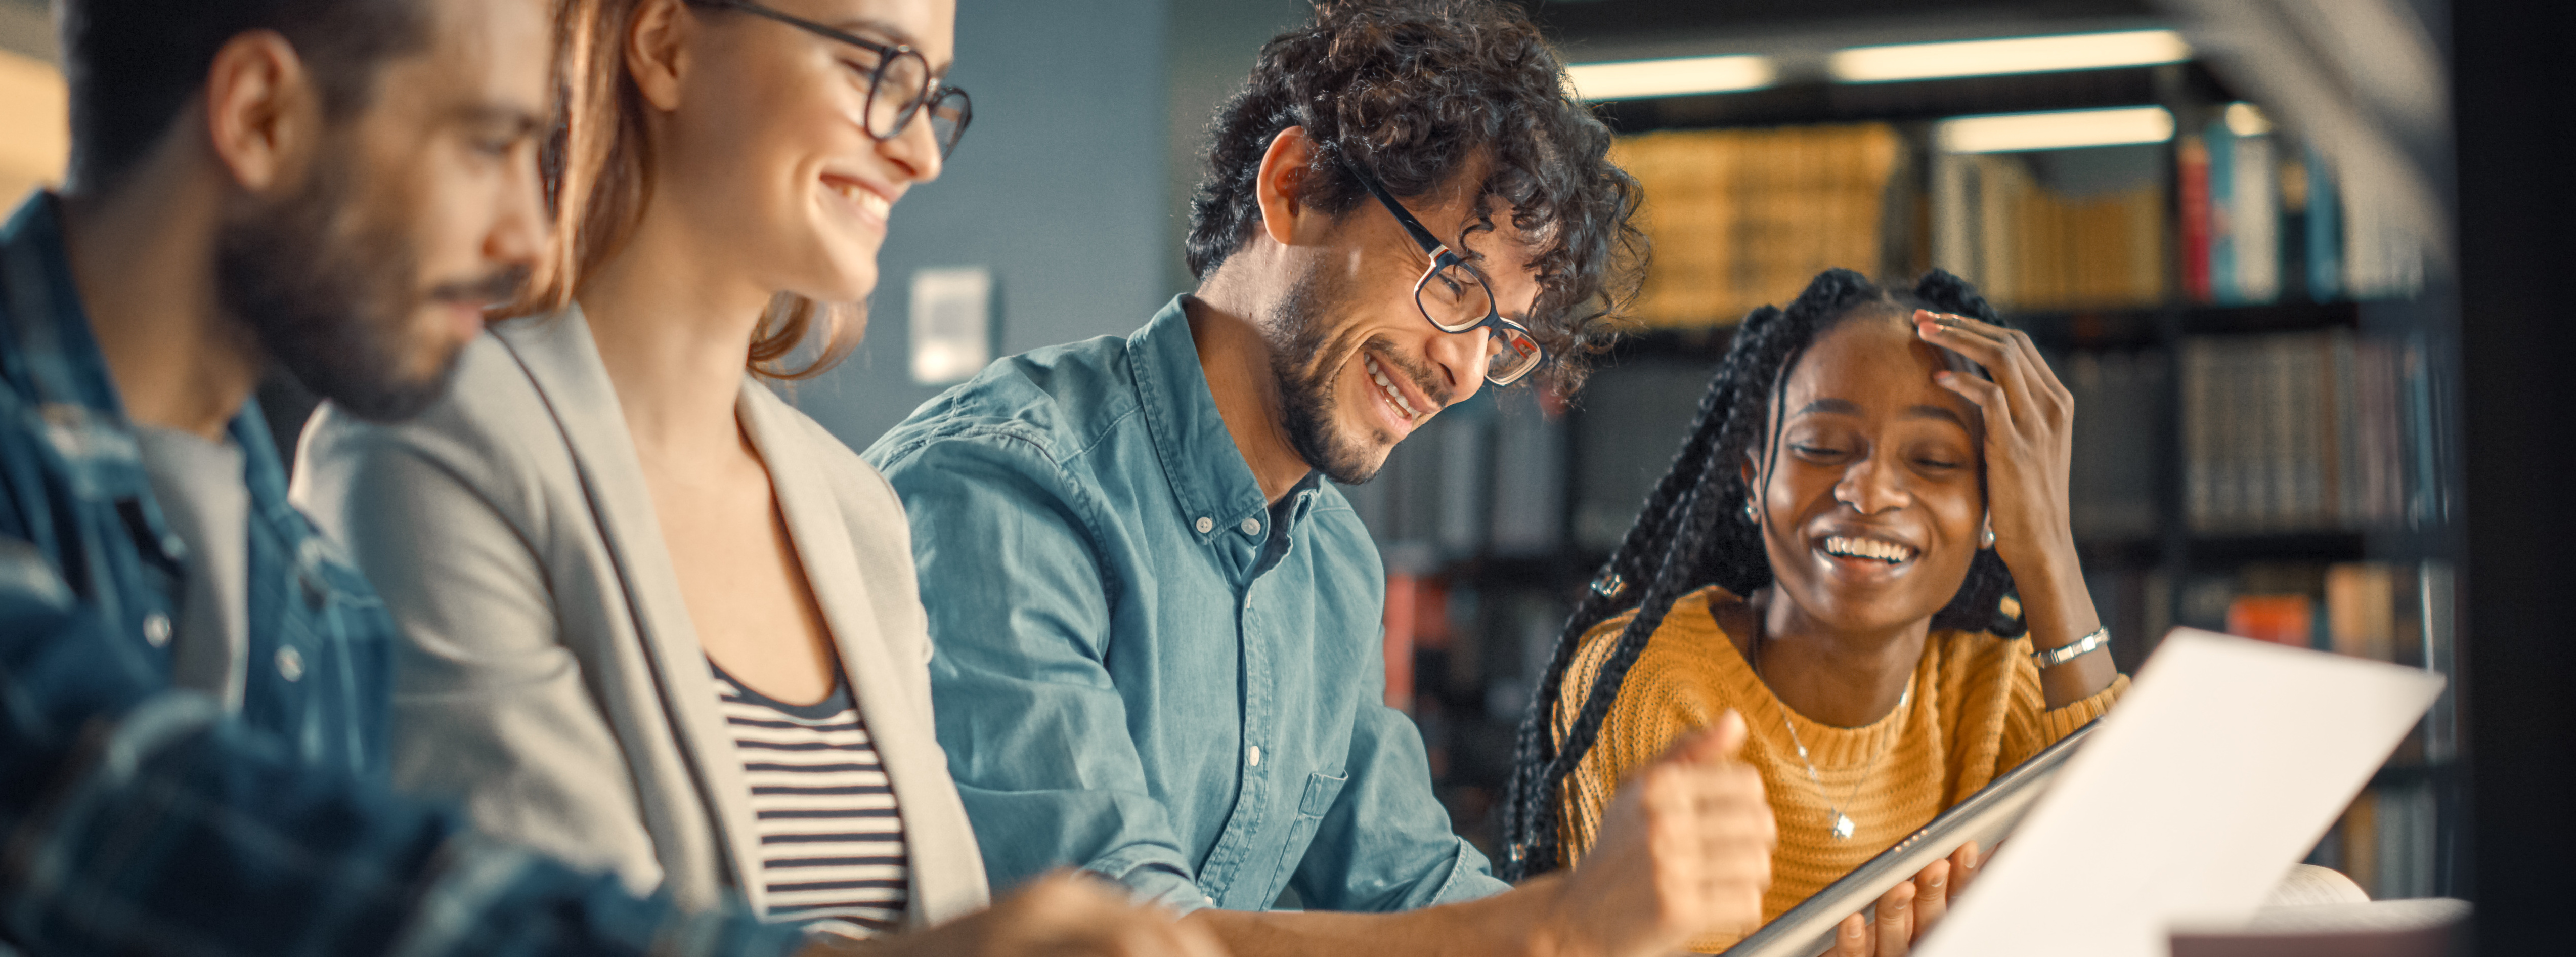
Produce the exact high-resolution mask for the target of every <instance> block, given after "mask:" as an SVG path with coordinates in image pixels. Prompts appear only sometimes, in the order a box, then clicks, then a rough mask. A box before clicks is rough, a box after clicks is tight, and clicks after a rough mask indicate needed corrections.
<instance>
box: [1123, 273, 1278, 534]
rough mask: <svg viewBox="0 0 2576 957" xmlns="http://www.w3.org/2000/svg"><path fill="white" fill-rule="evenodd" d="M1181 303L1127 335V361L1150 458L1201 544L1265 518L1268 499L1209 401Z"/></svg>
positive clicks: (1211, 397)
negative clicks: (1148, 440)
mask: <svg viewBox="0 0 2576 957" xmlns="http://www.w3.org/2000/svg"><path fill="white" fill-rule="evenodd" d="M1188 298H1189V297H1188V296H1186V295H1182V296H1174V297H1172V301H1171V302H1170V303H1168V304H1165V305H1164V306H1163V309H1162V311H1161V312H1157V313H1155V314H1154V318H1153V320H1152V321H1149V322H1147V323H1145V328H1142V329H1138V330H1136V332H1135V334H1133V335H1131V336H1128V337H1127V357H1128V364H1129V367H1130V368H1132V369H1133V370H1134V374H1135V376H1136V398H1137V400H1138V403H1139V405H1140V407H1141V408H1142V409H1143V412H1144V416H1145V425H1146V430H1147V432H1148V433H1150V434H1151V435H1152V436H1153V439H1154V454H1155V455H1156V456H1157V457H1159V458H1160V459H1162V463H1163V477H1164V478H1165V479H1167V480H1169V481H1170V482H1171V484H1172V497H1173V498H1175V499H1178V500H1179V501H1180V503H1181V509H1182V514H1181V521H1182V522H1183V523H1185V524H1189V525H1190V526H1191V529H1190V531H1191V532H1192V533H1193V534H1196V535H1197V536H1198V537H1199V540H1201V541H1206V540H1208V539H1210V538H1213V537H1215V536H1218V535H1222V534H1225V533H1226V532H1228V531H1230V530H1232V529H1233V528H1234V527H1235V526H1236V525H1237V524H1238V523H1240V522H1241V521H1242V520H1244V519H1246V518H1252V517H1255V516H1258V515H1262V514H1264V513H1267V512H1268V511H1269V509H1270V499H1269V498H1268V497H1267V496H1264V495H1262V494H1261V481H1260V480H1259V479H1257V478H1255V477H1254V476H1253V474H1252V465H1251V463H1249V462H1246V461H1244V459H1243V450H1242V449H1239V448H1236V447H1235V444H1234V434H1233V433H1231V432H1228V431H1226V428H1225V417H1224V416H1223V415H1221V414H1219V413H1218V412H1217V408H1216V395H1215V394H1214V393H1212V392H1210V391H1209V390H1208V381H1207V370H1206V369H1204V368H1202V367H1201V366H1200V365H1199V353H1198V340H1197V339H1196V338H1195V337H1193V336H1192V335H1191V333H1190V317H1189V312H1188V310H1187V309H1185V308H1184V307H1183V305H1182V304H1183V302H1184V300H1187V299H1188ZM1308 477H1309V478H1311V477H1313V473H1311V472H1310V473H1308ZM1291 494H1294V493H1291ZM1203 518H1204V519H1207V520H1209V521H1208V524H1207V525H1205V526H1204V527H1201V526H1199V525H1198V524H1197V523H1198V521H1199V520H1200V519H1203Z"/></svg>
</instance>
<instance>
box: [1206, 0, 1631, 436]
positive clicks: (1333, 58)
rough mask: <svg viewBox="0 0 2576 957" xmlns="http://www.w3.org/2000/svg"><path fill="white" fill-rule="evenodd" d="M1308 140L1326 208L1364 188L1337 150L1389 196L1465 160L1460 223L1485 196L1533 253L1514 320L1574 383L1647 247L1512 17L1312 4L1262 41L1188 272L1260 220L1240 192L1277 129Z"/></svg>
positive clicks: (1210, 172) (1337, 209)
mask: <svg viewBox="0 0 2576 957" xmlns="http://www.w3.org/2000/svg"><path fill="white" fill-rule="evenodd" d="M1292 126H1294V127H1303V128H1304V129H1305V131H1306V134H1307V136H1308V137H1309V138H1310V139H1311V140H1312V141H1313V142H1314V144H1315V153H1314V160H1313V164H1314V165H1313V166H1312V167H1311V168H1310V169H1309V171H1308V172H1309V173H1310V174H1311V175H1310V177H1309V179H1308V182H1311V183H1314V184H1316V192H1315V193H1314V194H1312V196H1311V197H1310V199H1311V201H1312V202H1314V203H1315V205H1316V206H1317V207H1319V208H1321V209H1322V210H1324V211H1325V212H1326V213H1329V214H1332V215H1335V216H1339V215H1342V214H1344V213H1348V212H1350V210H1351V209H1352V207H1354V206H1357V205H1358V204H1359V203H1361V202H1363V201H1365V200H1366V199H1367V197H1368V194H1367V193H1366V192H1365V191H1364V189H1363V187H1361V185H1360V183H1359V180H1358V179H1357V178H1356V177H1355V176H1353V175H1352V173H1351V171H1350V169H1349V168H1348V166H1347V164H1345V163H1343V162H1339V160H1340V159H1342V158H1344V157H1347V158H1349V159H1351V160H1355V161H1357V162H1360V163H1363V164H1365V165H1366V166H1367V167H1368V168H1369V169H1370V170H1373V171H1375V172H1376V173H1377V175H1378V178H1379V179H1380V180H1382V181H1384V182H1385V184H1386V186H1387V188H1388V189H1389V190H1390V191H1392V192H1394V193H1395V194H1396V195H1397V196H1402V197H1414V196H1424V195H1429V194H1431V193H1433V192H1435V191H1437V190H1439V189H1440V188H1441V187H1442V186H1445V185H1447V184H1448V183H1449V182H1450V181H1451V180H1452V178H1454V177H1456V176H1458V175H1459V174H1460V173H1462V172H1464V171H1465V170H1467V169H1468V168H1469V166H1470V165H1471V164H1473V163H1476V162H1479V161H1483V162H1485V163H1486V166H1485V174H1484V179H1483V181H1482V182H1480V183H1478V184H1476V192H1475V195H1474V205H1473V206H1472V207H1471V208H1472V215H1473V216H1474V225H1472V226H1470V227H1469V229H1470V230H1471V231H1474V230H1490V229H1493V228H1495V225H1494V222H1493V219H1492V214H1493V210H1494V209H1495V208H1496V204H1497V203H1500V204H1502V205H1505V206H1508V207H1510V209H1511V227H1512V229H1514V230H1515V231H1517V232H1518V233H1519V234H1520V235H1522V236H1524V237H1527V238H1528V239H1529V241H1530V243H1531V245H1532V247H1533V248H1534V250H1535V251H1536V256H1535V257H1534V258H1533V260H1532V263H1533V265H1534V266H1535V267H1536V268H1537V272H1538V281H1539V289H1540V293H1539V298H1538V302H1537V305H1536V306H1535V307H1534V308H1533V309H1532V310H1531V315H1530V317H1529V323H1528V324H1529V328H1530V332H1531V334H1532V335H1534V336H1536V337H1537V339H1538V340H1539V344H1540V345H1541V346H1544V347H1546V349H1547V351H1548V355H1549V356H1550V357H1551V361H1550V363H1549V366H1548V367H1547V368H1546V369H1544V370H1542V372H1541V373H1540V374H1541V375H1542V376H1545V377H1547V378H1548V379H1550V380H1551V381H1553V382H1554V383H1555V384H1556V385H1557V386H1558V387H1559V388H1561V389H1566V390H1571V389H1573V388H1574V387H1576V386H1579V385H1581V383H1582V380H1583V375H1584V372H1585V371H1586V369H1587V368H1588V366H1589V364H1590V363H1589V360H1590V359H1591V358H1593V357H1594V356H1596V355H1598V354H1599V352H1600V351H1601V350H1603V349H1605V348H1607V347H1608V345H1609V344H1610V341H1611V340H1612V339H1613V338H1614V337H1615V336H1616V334H1617V330H1616V329H1615V328H1614V327H1613V324H1612V323H1608V322H1605V321H1604V320H1605V319H1606V318H1607V317H1610V316H1613V315H1616V314H1617V312H1618V310H1619V309H1621V308H1623V307H1625V306H1626V304H1627V303H1628V302H1629V301H1630V300H1631V299H1633V298H1634V297H1635V295H1636V289H1637V284H1638V280H1639V278H1640V277H1641V276H1642V274H1643V273H1644V270H1645V260H1646V240H1645V236H1644V234H1643V233H1641V232H1639V231H1638V230H1637V228H1636V227H1635V226H1634V225H1632V224H1630V222H1629V217H1630V216H1631V214H1633V213H1634V212H1635V211H1636V209H1637V201H1638V190H1637V181H1636V180H1635V179H1634V178H1632V177H1630V176H1629V175H1628V174H1627V173H1625V172H1623V171H1621V170H1620V169H1619V168H1618V167H1616V166H1612V165H1610V162H1609V159H1608V155H1609V151H1610V130H1609V128H1608V127H1605V126H1603V125H1602V124H1601V121H1600V120H1598V119H1596V118H1594V117H1593V115H1592V113H1591V112H1590V111H1589V110H1588V109H1586V108H1585V107H1584V106H1583V104H1581V103H1579V102H1577V101H1576V100H1574V99H1573V98H1572V97H1570V96H1568V95H1567V93H1566V86H1565V78H1564V67H1563V65H1562V64H1560V63H1559V62H1558V61H1557V58H1556V54H1555V52H1554V51H1553V50H1551V49H1549V48H1548V45H1547V42H1546V40H1544V39H1543V38H1541V37H1540V36H1539V32H1538V28H1537V27H1536V26H1534V25H1532V24H1531V23H1530V21H1529V19H1528V18H1527V17H1526V16H1524V15H1522V13H1521V12H1520V11H1519V10H1518V9H1517V8H1515V7H1511V6H1506V5H1504V4H1500V3H1496V2H1492V0H1381V2H1340V0H1324V2H1318V3H1317V4H1316V5H1315V18H1314V20H1313V21H1312V22H1309V23H1307V24H1305V25H1304V26H1300V27H1298V28H1296V29H1294V30H1290V31H1288V32H1287V33H1283V34H1280V35H1279V36H1277V37H1275V38H1273V39H1272V40H1271V41H1270V42H1269V43H1268V44H1266V45H1264V46H1263V47H1262V48H1261V59H1260V62H1259V63H1258V64H1257V65H1255V66H1254V67H1253V69H1252V76H1251V78H1250V79H1249V80H1248V81H1246V83H1245V84H1244V87H1243V89H1242V90H1241V91H1239V92H1237V93H1236V94H1235V95H1234V96H1233V97H1232V98H1231V99H1229V100H1227V101H1226V103H1225V105H1224V106H1223V107H1220V108H1219V109H1218V110H1217V114H1216V118H1215V120H1214V121H1212V122H1211V123H1210V124H1209V142H1208V147H1207V152H1206V158H1207V170H1206V173H1205V174H1204V176H1203V177H1202V178H1201V179H1200V181H1199V188H1198V195H1197V196H1196V198H1194V199H1193V200H1192V201H1191V203H1190V235H1189V250H1188V251H1189V264H1190V272H1191V274H1192V275H1196V276H1200V277H1205V276H1207V275H1208V273H1209V272H1211V271H1213V270H1215V269H1216V268H1217V267H1218V266H1219V265H1220V264H1222V263H1224V262H1225V260H1226V258H1227V257H1229V256H1232V255H1233V254H1234V252H1235V251H1236V250H1238V249H1240V248H1242V247H1243V244H1244V242H1245V241H1247V240H1248V239H1250V237H1251V236H1252V235H1253V231H1254V230H1256V229H1258V228H1259V226H1260V221H1261V209H1260V206H1259V205H1258V201H1257V199H1256V197H1255V193H1254V183H1255V180H1256V179H1257V178H1258V176H1259V174H1260V170H1261V157H1262V155H1263V153H1264V152H1265V151H1267V150H1268V149H1269V146H1270V142H1271V140H1273V139H1276V138H1277V137H1278V135H1279V133H1280V132H1281V131H1282V130H1286V129H1288V128H1289V127H1292Z"/></svg>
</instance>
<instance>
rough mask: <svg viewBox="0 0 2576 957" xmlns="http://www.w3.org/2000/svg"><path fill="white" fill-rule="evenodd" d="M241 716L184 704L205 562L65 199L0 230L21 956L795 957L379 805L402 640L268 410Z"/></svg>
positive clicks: (436, 817) (453, 822)
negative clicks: (337, 542)
mask: <svg viewBox="0 0 2576 957" xmlns="http://www.w3.org/2000/svg"><path fill="white" fill-rule="evenodd" d="M229 428H230V432H231V435H232V438H233V441H235V442H236V443H238V444H239V445H240V446H241V450H242V455H243V459H244V462H245V465H244V470H243V475H242V476H241V478H242V481H243V482H244V483H245V484H246V486H247V488H248V491H249V498H250V503H251V507H250V515H249V529H248V531H249V534H248V552H249V554H248V562H247V571H248V575H247V582H248V587H249V590H250V594H249V595H248V598H249V601H248V602H247V605H248V613H249V614H248V619H249V629H248V637H249V642H250V645H249V647H250V667H249V668H248V669H247V675H248V680H247V681H246V683H245V686H244V689H243V698H242V702H241V707H240V710H239V712H238V713H237V714H226V713H225V712H224V709H223V708H221V707H220V706H219V705H217V704H216V703H215V700H214V699H213V698H211V697H209V696H207V695H204V694H202V693H198V692H192V691H183V690H175V689H173V688H172V687H171V681H172V672H171V654H170V648H169V644H170V639H171V637H172V617H173V613H174V611H175V610H176V609H177V608H178V605H179V602H180V595H181V593H182V589H181V587H180V586H181V583H182V582H183V581H184V579H185V576H186V575H187V573H188V565H187V555H186V553H185V552H186V548H185V545H184V543H182V542H181V541H180V540H179V538H178V537H177V536H176V535H173V534H172V533H171V530H170V528H169V526H168V524H167V523H165V522H164V521H163V517H162V514H161V510H160V508H159V507H158V506H157V505H156V504H155V503H154V501H153V498H152V494H151V486H150V484H149V482H148V480H147V478H146V476H145V472H144V468H143V465H142V462H141V459H140V457H139V455H138V453H137V446H136V441H135V437H134V432H133V428H132V425H131V424H130V423H129V422H128V421H127V420H126V418H125V413H124V411H123V407H122V405H121V403H120V401H119V399H118V394H117V391H116V388H115V386H114V384H113V383H112V382H111V380H110V379H109V376H108V373H107V366H106V360H105V358H104V357H102V356H101V355H100V353H99V350H98V345H97V343H96V342H95V341H94V340H93V339H92V337H91V333H90V326H89V321H88V318H87V317H86V315H85V314H84V313H83V312H82V309H81V305H80V299H79V292H78V290H77V288H76V287H75V286H74V284H73V282H72V277H71V270H70V265H69V262H68V260H67V258H66V256H65V254H64V250H63V240H62V228H61V225H60V222H59V214H58V213H57V211H56V207H55V201H54V199H53V198H52V197H51V196H50V195H49V194H45V193H38V194H36V195H35V196H34V197H33V198H31V199H29V200H28V201H27V202H26V203H24V204H23V205H21V206H20V207H19V208H18V210H17V212H16V213H15V214H14V215H12V216H11V217H10V218H9V220H8V222H7V224H6V225H5V226H0V848H6V849H8V852H9V853H8V856H6V857H5V858H0V952H5V951H6V950H7V949H8V946H10V945H14V946H17V947H21V948H24V949H25V950H26V951H27V952H28V953H29V954H31V955H72V954H94V953H96V954H105V953H120V954H121V953H179V952H188V953H202V954H209V955H233V954H240V955H254V954H256V955H263V957H265V955H306V954H311V955H326V954H365V953H379V952H384V951H387V950H391V949H395V948H396V947H400V948H403V949H405V950H406V951H417V952H419V953H422V954H449V953H456V954H466V953H478V954H479V953H514V954H555V953H603V954H629V953H642V952H643V951H644V950H645V949H647V948H649V947H655V946H657V944H658V945H660V946H664V947H668V946H670V945H671V944H672V942H670V941H667V940H666V941H657V940H656V938H657V937H661V936H664V935H668V934H670V933H671V932H673V930H674V928H675V927H686V928H689V930H688V931H687V933H686V934H685V935H684V936H694V937H695V939H690V940H685V941H683V942H681V943H680V944H679V946H680V949H681V950H683V951H686V952H691V953H699V952H710V951H712V950H715V949H717V948H719V947H734V948H739V950H737V951H735V952H742V953H758V954H775V953H780V952H782V951H784V950H785V949H786V948H787V947H788V946H789V945H790V944H792V942H793V938H792V934H793V931H792V930H785V931H783V932H782V929H773V928H763V927H761V926H759V925H758V924H756V923H755V922H752V921H750V920H749V919H748V918H746V917H744V916H742V915H738V914H713V915H703V916H699V917H685V918H684V917H678V916H676V915H673V914H672V913H671V911H670V908H669V907H668V906H667V905H665V904H662V903H659V902H652V901H637V900H635V899H633V898H632V897H629V896H627V895H625V894H624V893H623V892H622V891H621V890H619V888H618V885H617V883H616V881H615V880H614V879H613V878H607V877H601V876H595V875H589V874H582V873H577V872H574V871H571V870H569V869H566V868H563V867H560V866H556V865H553V864H550V863H548V862H545V861H542V860H539V859H537V858H535V857H533V856H532V855H529V854H526V853H524V852H520V851H515V850H512V849H508V848H503V847H498V846H495V845H492V844H489V843H486V842H483V841H481V840H479V839H477V838H475V837H474V836H473V835H472V834H471V833H469V832H467V831H466V830H465V828H464V826H463V824H462V823H461V822H462V818H461V816H459V815H456V814H454V813H452V812H449V811H447V810H445V809H442V808H437V807H433V806H430V805H426V804H421V803H418V802H413V801H409V800H405V799H403V798H400V797H397V796H395V795H394V794H392V793H391V792H390V791H388V790H387V789H386V788H385V786H384V784H383V783H382V779H383V772H384V769H385V724H386V710H385V706H386V701H387V691H388V687H389V684H390V679H391V674H390V671H389V669H390V667H391V659H390V657H389V656H390V654H391V650H392V644H391V640H392V636H393V628H394V624H393V621H392V619H391V618H390V617H389V616H388V615H387V614H386V612H385V609H384V608H383V606H382V605H381V604H379V603H378V602H377V600H376V598H375V594H374V592H372V591H371V590H369V589H368V588H367V585H366V582H365V581H364V579H362V578H361V577H359V575H358V573H357V572H356V570H355V569H354V568H353V567H352V566H351V565H350V564H349V563H348V562H347V561H346V560H345V559H343V558H342V557H341V555H340V554H339V552H338V551H337V550H336V549H335V548H333V547H332V546H331V545H330V544H329V543H328V542H327V541H326V540H325V539H324V538H322V537H321V536H320V535H319V534H318V533H317V532H316V531H315V530H314V527H313V525H312V524H311V523H310V522H308V521H307V520H306V519H305V518H304V516H303V515H302V514H300V513H298V512H296V511H295V510H294V508H293V507H291V506H289V505H288V504H287V501H286V488H285V481H284V477H283V476H284V472H283V469H282V468H281V467H280V465H279V463H278V461H277V456H276V452H275V451H274V449H275V446H274V445H272V444H271V443H270V441H269V436H268V430H267V427H266V426H265V425H263V424H262V419H261V417H260V414H259V410H258V408H257V407H256V405H250V406H246V407H245V408H244V409H243V410H242V412H241V413H240V414H239V415H238V416H236V417H235V418H234V419H233V421H232V423H231V425H230V427H229Z"/></svg>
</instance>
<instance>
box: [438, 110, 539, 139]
mask: <svg viewBox="0 0 2576 957" xmlns="http://www.w3.org/2000/svg"><path fill="white" fill-rule="evenodd" d="M456 119H457V121H458V122H460V123H464V124H467V125H482V124H490V125H493V126H506V127H509V128H510V134H511V135H512V136H533V135H535V134H536V133H537V132H538V131H540V130H543V129H545V128H546V117H545V115H544V114H542V113H538V112H536V111H532V110H528V109H524V108H521V107H516V106H505V105H502V104H499V103H468V104H466V105H464V106H461V107H458V108H457V110H456Z"/></svg>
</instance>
